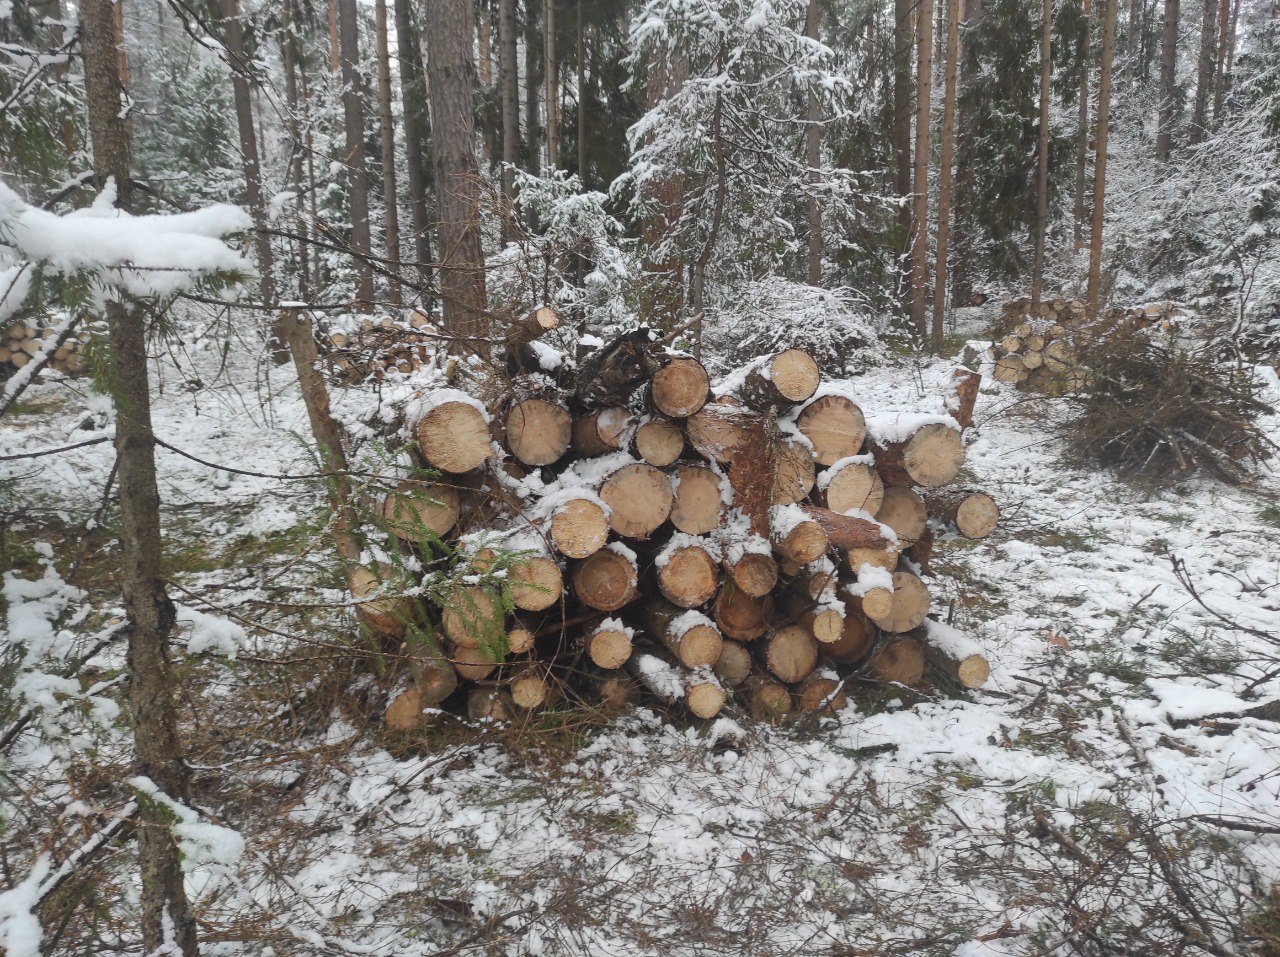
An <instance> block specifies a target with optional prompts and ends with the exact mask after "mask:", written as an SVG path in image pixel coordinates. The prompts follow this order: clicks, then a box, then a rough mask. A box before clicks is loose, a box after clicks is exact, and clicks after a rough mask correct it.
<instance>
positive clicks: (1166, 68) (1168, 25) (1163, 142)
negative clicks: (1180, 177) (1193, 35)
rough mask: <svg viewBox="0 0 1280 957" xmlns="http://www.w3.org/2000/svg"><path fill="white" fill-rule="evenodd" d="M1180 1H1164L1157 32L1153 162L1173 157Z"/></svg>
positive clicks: (1164, 161) (1176, 108) (1162, 161)
mask: <svg viewBox="0 0 1280 957" xmlns="http://www.w3.org/2000/svg"><path fill="white" fill-rule="evenodd" d="M1179 5H1180V0H1164V27H1163V29H1162V30H1161V31H1160V127H1159V131H1158V132H1157V133H1156V159H1157V160H1159V161H1160V162H1161V163H1166V162H1168V161H1169V157H1170V155H1171V154H1172V153H1173V124H1174V120H1175V119H1176V117H1177V110H1178V86H1177V85H1178V14H1179V12H1180V10H1179Z"/></svg>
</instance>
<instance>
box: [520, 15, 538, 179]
mask: <svg viewBox="0 0 1280 957" xmlns="http://www.w3.org/2000/svg"><path fill="white" fill-rule="evenodd" d="M537 4H538V0H525V5H524V10H525V14H524V18H525V22H524V83H525V86H524V128H525V144H524V149H525V169H527V170H528V171H529V172H530V173H532V174H533V175H534V176H541V175H542V145H541V143H540V142H539V141H540V140H541V138H542V135H541V133H540V132H539V130H540V129H541V124H540V122H539V115H538V90H539V89H541V87H542V80H541V78H540V76H539V75H538V62H537V52H538V49H539V48H540V46H541V44H540V43H539V41H540V39H541V34H540V33H539V31H538V24H539V22H540V18H539V17H538V9H537Z"/></svg>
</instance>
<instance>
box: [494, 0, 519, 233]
mask: <svg viewBox="0 0 1280 957" xmlns="http://www.w3.org/2000/svg"><path fill="white" fill-rule="evenodd" d="M519 74H520V69H519V64H518V63H517V61H516V0H498V86H499V87H500V88H501V93H502V163H503V166H502V198H503V199H504V200H506V207H507V208H506V209H504V210H503V214H502V241H503V243H507V242H510V241H511V239H512V226H513V223H514V219H515V215H516V211H515V203H516V166H517V165H518V164H519V162H520V75H519Z"/></svg>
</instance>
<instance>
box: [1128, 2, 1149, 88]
mask: <svg viewBox="0 0 1280 957" xmlns="http://www.w3.org/2000/svg"><path fill="white" fill-rule="evenodd" d="M1144 2H1145V0H1129V22H1128V29H1127V30H1126V32H1125V37H1124V69H1125V80H1126V85H1127V86H1128V87H1129V89H1131V90H1132V89H1133V87H1134V84H1135V83H1136V82H1137V80H1138V39H1139V36H1140V34H1141V33H1142V7H1143V4H1144Z"/></svg>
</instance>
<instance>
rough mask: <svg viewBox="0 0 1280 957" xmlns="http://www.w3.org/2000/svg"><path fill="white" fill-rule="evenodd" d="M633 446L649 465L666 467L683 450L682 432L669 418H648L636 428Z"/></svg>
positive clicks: (678, 456)
mask: <svg viewBox="0 0 1280 957" xmlns="http://www.w3.org/2000/svg"><path fill="white" fill-rule="evenodd" d="M635 446H636V454H637V455H639V456H640V458H642V459H644V460H645V462H647V463H648V464H649V465H652V466H655V467H657V468H660V469H662V468H666V467H667V466H668V465H671V464H672V463H673V462H675V461H676V459H678V458H680V453H681V452H683V451H684V432H682V431H681V430H680V427H679V426H678V425H676V424H675V423H674V422H672V421H670V420H669V419H656V418H655V419H649V420H648V421H647V422H642V423H641V424H640V425H639V426H638V427H637V428H636V437H635Z"/></svg>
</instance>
